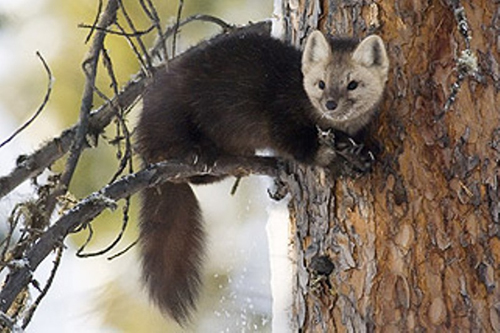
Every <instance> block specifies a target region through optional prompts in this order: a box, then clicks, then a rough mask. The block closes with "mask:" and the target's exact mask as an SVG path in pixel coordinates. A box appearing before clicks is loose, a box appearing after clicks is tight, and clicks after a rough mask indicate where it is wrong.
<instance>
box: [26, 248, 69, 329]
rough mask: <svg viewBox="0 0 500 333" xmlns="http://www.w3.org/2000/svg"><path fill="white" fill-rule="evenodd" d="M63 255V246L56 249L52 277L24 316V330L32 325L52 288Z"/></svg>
mask: <svg viewBox="0 0 500 333" xmlns="http://www.w3.org/2000/svg"><path fill="white" fill-rule="evenodd" d="M62 253H63V246H62V245H60V246H58V247H57V249H56V258H55V259H54V266H53V267H52V270H51V271H50V276H49V278H48V279H47V283H45V286H44V287H43V289H42V291H41V293H40V295H38V297H37V299H36V300H35V302H33V304H32V305H31V306H30V308H29V310H28V312H27V314H26V315H25V316H24V321H23V326H22V327H23V329H26V327H27V326H28V324H29V323H30V321H31V319H32V318H33V314H34V313H35V311H36V309H37V308H38V306H39V305H40V303H41V302H42V300H43V298H44V297H45V296H46V295H47V293H48V291H49V289H50V287H51V286H52V282H54V278H55V277H56V272H57V270H58V269H59V265H60V264H61V259H62Z"/></svg>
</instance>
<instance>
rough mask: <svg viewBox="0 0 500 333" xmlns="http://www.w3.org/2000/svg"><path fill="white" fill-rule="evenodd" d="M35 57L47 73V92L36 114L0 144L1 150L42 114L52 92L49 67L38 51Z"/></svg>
mask: <svg viewBox="0 0 500 333" xmlns="http://www.w3.org/2000/svg"><path fill="white" fill-rule="evenodd" d="M36 55H37V57H38V58H39V59H40V61H41V62H42V64H43V67H44V69H45V71H46V72H47V76H48V84H47V91H46V92H45V97H44V98H43V101H42V104H40V106H39V107H38V109H37V110H36V112H35V113H34V114H33V115H32V116H31V118H30V119H28V121H26V122H25V123H24V124H23V125H22V126H21V127H19V128H18V129H17V130H16V131H15V132H14V133H12V135H11V136H10V137H8V138H7V139H6V140H5V141H4V142H2V143H0V148H2V147H3V146H5V145H6V144H8V143H9V142H10V141H12V140H13V139H14V138H15V137H16V136H17V135H18V134H19V133H21V132H22V131H24V130H25V129H26V128H27V127H28V126H29V125H31V123H32V122H33V121H35V119H36V118H37V117H38V116H39V115H40V114H41V113H42V111H43V109H44V108H45V106H46V105H47V103H48V102H49V98H50V94H51V92H52V86H53V84H54V78H53V77H52V72H51V71H50V68H49V65H47V62H46V61H45V59H44V58H43V56H42V55H41V53H40V52H39V51H37V52H36Z"/></svg>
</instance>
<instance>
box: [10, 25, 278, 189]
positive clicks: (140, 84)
mask: <svg viewBox="0 0 500 333" xmlns="http://www.w3.org/2000/svg"><path fill="white" fill-rule="evenodd" d="M196 18H199V19H200V20H208V21H210V22H213V21H214V20H216V18H213V17H211V16H207V15H195V16H193V17H189V18H187V19H186V20H185V21H183V22H181V23H180V25H183V24H185V22H192V21H193V20H195V19H196ZM220 23H221V22H218V23H217V24H220ZM239 29H246V30H252V31H260V32H262V33H265V32H268V31H269V30H270V23H269V22H260V23H256V24H252V25H249V26H246V27H242V28H239ZM165 35H166V36H168V35H169V33H168V32H167V33H166V34H165ZM215 38H217V37H215ZM204 45H207V42H204V43H201V44H199V46H197V47H204ZM158 48H159V46H158ZM152 52H157V49H156V48H155V49H153V50H152ZM187 52H189V51H187ZM181 58H182V54H181V55H179V56H178V57H176V58H174V59H173V60H171V61H176V60H177V59H181ZM163 66H164V65H161V66H159V68H157V70H158V69H160V70H161V68H163ZM146 79H147V78H146V74H145V73H143V72H139V73H137V74H136V75H135V76H134V78H133V79H132V80H131V81H129V82H128V83H127V84H126V86H125V88H123V90H122V91H121V92H120V94H119V95H117V96H115V97H114V98H113V99H112V100H111V102H108V103H106V104H103V105H102V106H101V107H99V109H97V110H95V111H93V112H92V113H91V115H90V120H89V129H90V132H92V133H100V132H102V131H103V130H104V128H106V127H107V126H108V125H109V123H110V122H111V120H112V119H113V117H114V116H115V115H116V109H117V108H121V109H124V110H129V109H130V108H131V107H132V106H133V105H134V103H135V102H136V101H137V99H138V98H139V97H140V96H141V94H142V92H143V90H144V87H145V85H146ZM76 129H77V125H75V126H73V127H71V128H69V129H67V130H65V131H64V132H63V133H61V134H60V135H59V136H58V137H56V138H54V139H52V140H51V141H49V142H48V143H46V144H45V145H43V146H42V147H41V148H39V149H38V150H37V151H35V152H34V153H32V154H30V155H22V156H20V157H19V158H18V163H17V165H16V167H15V168H14V169H13V170H12V171H11V172H10V173H9V174H8V175H5V176H2V177H0V198H2V197H4V196H5V195H7V194H9V193H10V192H11V191H12V190H13V189H15V188H16V187H17V186H19V185H20V184H21V183H23V182H24V181H26V180H27V179H29V178H32V177H35V176H37V175H38V174H40V173H41V172H42V171H43V170H44V169H45V168H47V167H49V166H50V165H52V164H53V163H54V162H55V161H57V160H58V159H60V158H61V157H62V156H64V154H66V153H67V152H68V150H69V149H70V146H71V142H73V140H74V138H75V134H76ZM86 148H88V147H87V146H84V147H83V149H86Z"/></svg>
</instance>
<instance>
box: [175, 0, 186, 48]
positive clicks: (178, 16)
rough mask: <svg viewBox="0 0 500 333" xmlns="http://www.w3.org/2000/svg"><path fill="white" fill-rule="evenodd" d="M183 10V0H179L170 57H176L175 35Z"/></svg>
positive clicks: (177, 31)
mask: <svg viewBox="0 0 500 333" xmlns="http://www.w3.org/2000/svg"><path fill="white" fill-rule="evenodd" d="M183 8H184V0H179V6H178V7H177V17H176V19H175V25H174V35H173V39H172V56H173V57H175V55H176V50H175V48H176V46H177V35H178V33H179V23H180V21H181V15H182V9H183Z"/></svg>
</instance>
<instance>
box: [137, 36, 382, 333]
mask: <svg viewBox="0 0 500 333" xmlns="http://www.w3.org/2000/svg"><path fill="white" fill-rule="evenodd" d="M388 67H389V62H388V57H387V54H386V50H385V46H384V43H383V41H382V39H381V38H380V37H378V36H375V35H372V36H368V37H366V38H365V39H363V40H362V41H361V42H358V41H357V40H355V39H350V38H333V37H326V36H325V35H323V34H322V33H321V32H319V31H314V32H313V33H311V35H310V36H309V37H308V39H307V42H306V45H305V48H304V51H303V52H300V51H299V50H298V49H296V48H295V47H293V46H291V45H287V44H285V43H283V42H282V41H279V40H277V39H274V38H272V37H270V36H264V35H262V34H257V33H248V32H236V33H231V34H227V35H226V36H224V37H222V38H221V37H219V38H216V39H214V40H212V41H209V43H208V45H207V46H205V47H203V48H200V49H196V48H195V49H191V50H190V52H188V53H186V54H185V55H184V56H182V57H180V58H178V59H177V60H176V61H175V62H172V63H169V64H168V65H167V66H166V67H165V69H163V70H161V71H158V72H156V73H155V75H154V76H153V79H152V82H151V84H150V85H149V86H148V87H147V88H146V91H145V93H144V95H143V110H142V113H141V115H140V118H139V122H138V126H137V147H138V151H139V153H140V155H141V156H142V158H143V159H144V161H145V163H146V164H147V163H154V162H158V161H161V160H165V159H167V160H168V159H174V160H183V159H190V158H193V160H196V161H198V163H207V164H208V165H210V164H211V163H214V162H215V161H217V158H218V156H221V155H232V156H235V155H237V156H249V155H254V154H255V151H256V149H262V148H270V149H271V150H273V151H274V152H275V153H276V155H278V156H280V157H283V158H289V159H293V160H295V161H298V162H301V163H306V164H314V165H319V166H328V164H329V163H331V162H332V158H333V156H334V155H335V154H334V152H333V151H332V148H331V147H327V146H325V145H324V144H322V143H321V141H320V140H319V138H318V128H320V129H322V130H327V129H334V130H339V131H343V132H345V133H347V134H350V135H353V134H355V133H356V132H357V131H359V130H360V129H361V128H363V127H364V126H365V125H366V124H367V123H368V122H369V120H370V118H371V117H372V115H373V114H374V113H375V110H376V108H377V105H378V104H379V101H380V99H381V97H382V94H383V90H384V87H385V83H386V81H387V75H388ZM218 179H219V178H217V177H212V176H199V177H193V178H192V179H190V182H191V183H210V182H213V181H217V180H218ZM140 247H141V255H142V269H143V279H144V282H145V284H146V286H147V288H148V290H149V294H150V296H151V298H152V299H153V300H154V301H155V302H156V303H157V305H158V306H159V307H160V308H161V309H162V310H163V311H164V312H166V313H167V314H169V315H170V316H172V317H173V318H174V319H175V320H177V321H178V322H179V323H184V322H186V320H187V319H188V318H189V315H190V313H191V312H192V311H193V310H194V309H195V302H196V299H197V297H198V294H199V289H200V283H201V281H200V278H201V277H200V274H201V273H200V269H201V264H202V258H203V252H204V232H203V226H202V218H201V212H200V207H199V204H198V201H197V199H196V197H195V195H194V193H193V191H192V189H191V187H190V186H189V185H188V184H187V183H172V182H166V183H163V184H161V185H158V186H155V187H152V188H148V189H145V190H144V191H143V192H142V208H141V212H140Z"/></svg>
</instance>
